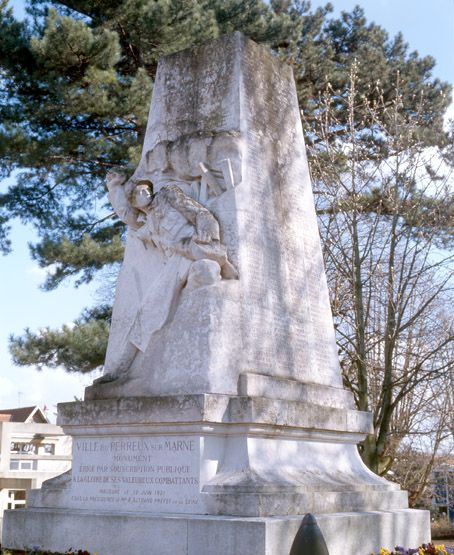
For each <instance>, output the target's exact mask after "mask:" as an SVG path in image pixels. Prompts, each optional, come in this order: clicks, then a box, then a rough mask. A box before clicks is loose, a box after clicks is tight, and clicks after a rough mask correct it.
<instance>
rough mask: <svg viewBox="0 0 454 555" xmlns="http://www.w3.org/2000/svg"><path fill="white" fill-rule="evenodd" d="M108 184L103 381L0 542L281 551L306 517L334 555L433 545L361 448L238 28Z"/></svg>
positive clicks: (170, 94)
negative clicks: (68, 460)
mask: <svg viewBox="0 0 454 555" xmlns="http://www.w3.org/2000/svg"><path fill="white" fill-rule="evenodd" d="M151 183H153V185H154V193H155V196H154V197H153V196H152V195H151ZM109 189H110V197H111V201H112V204H113V206H114V208H115V210H116V211H117V213H118V215H119V217H120V218H121V219H122V220H123V221H125V222H127V223H128V225H129V234H128V240H127V246H126V253H125V260H124V264H123V267H122V270H121V274H120V277H119V282H118V287H117V296H116V300H115V306H114V314H113V323H112V330H111V335H110V339H109V348H108V354H107V358H106V373H105V375H104V376H103V378H102V379H101V380H100V381H98V382H97V383H95V384H94V385H92V386H91V387H89V388H87V390H86V400H85V401H84V402H76V403H64V404H62V405H60V406H59V417H58V419H59V424H60V425H61V426H62V427H63V429H64V431H65V432H67V433H68V434H69V435H71V436H72V437H73V469H72V471H71V472H70V473H66V474H65V475H62V476H60V477H58V478H57V479H54V480H51V481H48V482H46V483H45V484H44V487H43V488H42V489H41V490H37V491H34V492H32V493H31V495H30V498H29V508H28V509H27V510H25V511H18V510H16V511H9V512H7V513H6V515H5V530H4V537H3V543H4V545H5V546H6V547H13V548H21V547H24V546H25V545H29V546H32V545H38V546H42V547H44V548H46V549H53V550H60V551H64V550H66V549H67V548H68V547H75V548H79V547H80V548H86V549H88V550H90V551H93V552H94V551H98V552H99V553H100V554H101V555H103V554H104V555H107V554H109V555H120V553H121V554H122V555H123V553H150V554H151V555H166V554H167V553H168V554H172V555H173V554H179V553H181V554H185V555H213V553H216V554H217V555H227V554H228V555H235V554H238V555H240V553H241V555H243V554H244V553H254V554H255V555H262V554H263V555H281V554H284V553H288V552H289V551H290V546H291V544H292V542H293V538H294V536H295V534H296V532H297V530H298V527H299V525H300V522H301V519H302V516H303V515H304V514H305V513H307V512H312V513H315V514H317V515H318V516H317V518H318V521H319V525H320V528H321V530H322V532H323V533H324V534H325V537H326V541H327V544H328V548H329V552H330V555H341V553H342V554H343V553H352V554H358V555H360V554H362V553H364V554H365V553H367V552H370V551H377V550H378V548H379V547H380V546H381V545H385V546H387V547H393V546H394V545H395V544H396V543H401V544H404V545H413V546H414V545H417V544H418V543H421V542H422V541H427V540H428V539H429V532H428V531H429V525H428V518H427V514H426V513H425V512H423V511H409V510H407V509H406V507H407V495H406V493H405V492H403V491H401V490H400V489H399V488H398V486H397V485H395V484H391V483H389V482H387V481H386V480H384V479H382V478H379V477H378V476H376V475H375V474H373V473H372V472H371V471H370V470H369V469H367V468H366V466H365V465H364V464H363V463H362V461H361V459H360V456H359V454H358V450H357V447H356V445H357V443H358V442H359V441H361V440H362V439H364V438H365V436H366V435H367V434H368V433H370V432H371V431H372V422H371V415H369V414H367V413H363V412H358V411H355V410H354V406H353V401H352V396H351V394H350V393H348V392H346V391H344V390H343V389H342V381H341V374H340V371H339V366H338V361H337V352H336V344H335V340H334V329H333V323H332V319H331V314H330V308H329V302H328V294H327V288H326V280H325V275H324V270H323V261H322V256H321V249H320V242H319V238H318V231H317V225H316V218H315V210H314V205H313V199H312V192H311V188H310V182H309V173H308V166H307V161H306V155H305V148H304V141H303V137H302V130H301V124H300V118H299V110H298V103H297V98H296V91H295V86H294V82H293V77H292V74H291V70H290V68H288V67H286V66H284V65H282V64H281V63H280V62H279V61H278V60H277V58H275V57H273V56H271V55H270V54H269V53H268V52H267V51H266V50H265V49H264V48H262V47H259V46H257V45H256V44H254V43H252V42H251V41H249V40H247V39H245V38H244V37H243V36H241V35H240V34H234V35H232V36H228V37H223V38H221V39H219V40H218V41H213V42H212V43H210V44H208V45H206V46H202V47H199V48H196V49H192V50H188V51H184V52H181V53H178V54H176V55H174V56H171V57H168V58H165V59H163V60H162V61H161V62H160V64H159V69H158V74H157V77H156V83H155V87H154V96H153V102H152V106H151V110H150V118H149V125H148V128H147V134H146V138H145V143H144V148H143V154H142V160H141V163H140V165H139V167H138V169H137V171H136V173H135V174H134V176H133V177H132V178H131V179H130V180H128V182H126V183H123V177H121V176H119V175H112V176H110V180H109ZM352 511H353V512H352ZM338 513H341V514H338ZM207 515H211V516H207ZM295 515H299V516H295ZM120 525H121V532H122V533H121V534H120V535H119V534H118V529H119V526H120ZM221 538H222V541H220V539H221ZM131 546H133V547H131Z"/></svg>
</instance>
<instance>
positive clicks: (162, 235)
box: [97, 137, 240, 383]
mask: <svg viewBox="0 0 454 555" xmlns="http://www.w3.org/2000/svg"><path fill="white" fill-rule="evenodd" d="M215 141H216V139H213V138H209V139H196V141H195V142H196V143H198V144H196V147H197V148H194V144H193V145H192V149H191V148H189V147H188V142H187V141H185V143H183V144H172V143H161V144H158V145H157V147H155V148H154V149H153V151H150V152H148V153H147V154H146V156H145V157H144V158H143V161H142V162H141V164H140V165H139V167H138V169H137V170H136V171H135V172H134V174H133V176H132V177H131V178H130V179H126V177H125V176H124V175H123V174H122V173H117V172H110V173H109V174H108V176H107V189H108V192H109V201H110V203H111V205H112V207H113V209H114V211H115V213H116V214H117V216H118V217H119V218H120V220H122V221H123V222H124V223H126V224H127V225H128V242H127V245H126V253H125V260H124V263H123V268H122V272H128V271H129V272H130V274H131V275H132V276H134V278H135V279H134V281H135V285H136V289H137V291H136V295H135V297H134V299H136V301H135V304H136V305H137V306H135V308H134V309H130V310H129V318H125V315H124V314H125V311H124V310H122V317H121V318H120V319H116V315H115V305H114V313H113V321H112V330H111V334H110V339H109V343H110V342H112V341H115V345H109V347H110V348H109V347H108V351H107V357H106V364H105V373H104V376H103V377H102V378H100V379H99V380H97V382H98V383H106V382H110V381H114V380H116V379H117V378H119V377H124V376H125V374H126V373H127V371H128V369H129V368H130V366H131V364H132V362H133V361H134V359H135V357H136V355H137V353H138V352H145V350H146V348H147V345H148V343H149V341H150V339H151V337H152V335H153V334H155V333H156V332H157V331H159V330H160V329H161V328H162V327H163V326H164V325H166V323H168V322H169V321H170V320H171V319H172V317H173V315H174V313H175V310H176V307H177V305H178V301H179V297H180V295H181V292H182V290H183V289H185V290H186V291H190V290H193V289H196V288H199V287H207V286H210V285H214V284H216V283H218V282H219V281H221V280H222V279H225V280H231V279H238V272H237V270H236V268H235V266H234V264H233V263H232V262H231V260H229V256H228V253H227V248H226V246H225V245H224V244H223V243H222V242H221V230H220V225H219V221H218V220H217V218H216V217H215V215H214V214H213V213H212V212H211V211H210V209H209V205H210V203H211V202H212V201H213V200H215V199H216V200H219V197H221V196H222V195H224V194H225V193H226V192H228V191H232V190H233V189H234V187H235V186H236V185H237V184H238V182H239V172H240V167H239V163H238V162H239V161H238V154H237V152H238V148H237V146H235V150H236V152H235V158H233V157H231V158H222V157H221V159H220V156H219V155H218V156H217V160H216V161H215V162H214V166H212V167H210V166H209V165H208V163H207V157H208V152H213V151H214V152H216V151H215V149H211V151H208V148H209V145H210V144H211V145H212V144H213V142H215ZM219 142H221V145H220V146H221V148H220V149H219V148H218V150H219V151H221V152H222V151H223V150H224V151H225V150H226V149H225V148H224V149H222V146H223V145H225V142H226V141H225V138H223V137H221V139H220V141H218V143H219ZM228 143H230V144H231V141H230V140H228ZM234 144H235V143H234ZM201 147H202V148H201ZM204 147H205V148H204ZM228 150H229V149H227V151H228ZM230 150H232V149H230ZM228 153H229V152H227V154H228ZM202 156H204V157H202ZM194 158H195V161H194ZM211 164H213V162H211ZM196 173H198V175H194V174H196ZM137 241H139V242H140V244H141V247H140V250H138V247H137V245H135V246H130V244H131V243H134V242H135V243H137ZM128 248H129V249H130V251H131V252H132V251H133V250H134V252H135V253H136V254H134V255H132V256H131V254H130V256H129V257H128V252H127V251H128ZM137 252H139V253H140V254H137ZM144 258H145V259H149V260H152V259H153V260H154V261H155V264H154V268H153V270H155V271H149V266H148V267H147V264H146V260H144ZM128 265H129V266H133V267H132V268H129V269H128ZM141 268H143V269H142V270H141ZM147 268H148V269H147ZM145 273H146V275H143V274H145ZM130 281H131V280H129V283H128V289H130V287H131V283H130ZM122 294H123V292H122V290H121V276H120V279H119V283H118V285H117V298H116V301H115V304H117V301H118V302H119V303H120V302H121V300H119V299H121V296H122ZM133 302H134V301H133ZM123 304H124V303H123ZM117 320H118V321H117ZM115 327H118V330H117V331H116V330H115ZM119 335H120V336H121V337H122V340H121V341H120V342H119V341H118V336H119ZM114 338H116V339H114ZM119 343H121V345H119Z"/></svg>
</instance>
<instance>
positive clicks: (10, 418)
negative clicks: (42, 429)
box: [0, 405, 49, 424]
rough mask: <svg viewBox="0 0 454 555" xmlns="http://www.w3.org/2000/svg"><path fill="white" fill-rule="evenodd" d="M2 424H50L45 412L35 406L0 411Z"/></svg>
mask: <svg viewBox="0 0 454 555" xmlns="http://www.w3.org/2000/svg"><path fill="white" fill-rule="evenodd" d="M0 422H26V423H30V422H35V423H37V424H48V423H49V420H48V419H47V418H46V415H45V414H44V412H43V411H42V410H41V409H40V408H39V407H38V406H37V405H35V406H34V407H19V408H15V409H0Z"/></svg>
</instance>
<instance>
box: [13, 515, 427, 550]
mask: <svg viewBox="0 0 454 555" xmlns="http://www.w3.org/2000/svg"><path fill="white" fill-rule="evenodd" d="M8 516H9V518H8V520H7V523H6V536H5V538H6V541H5V543H4V546H5V547H12V546H15V547H18V548H24V547H27V546H37V547H45V548H46V549H50V550H55V551H61V552H64V551H66V550H67V549H68V548H69V547H74V546H75V545H77V546H80V547H81V548H84V549H87V550H88V551H90V552H91V553H94V552H97V553H100V554H101V555H102V554H106V555H107V554H108V555H124V554H125V553H132V554H136V553H137V554H139V553H147V555H213V554H214V553H216V555H244V554H245V553H253V554H254V555H282V554H287V553H289V552H290V548H291V545H292V542H293V539H294V537H295V535H296V533H297V531H298V528H299V526H300V525H301V520H302V518H303V517H302V516H299V517H295V516H288V517H274V518H235V517H215V516H205V515H204V516H195V515H184V516H182V515H180V516H176V515H150V514H144V513H141V512H136V513H131V512H129V513H128V512H118V513H109V512H101V511H97V512H91V511H83V510H70V509H66V510H61V509H58V510H55V509H28V510H23V509H18V510H15V511H10V514H9V515H8ZM315 516H316V519H317V522H318V524H319V526H320V529H321V532H322V534H323V536H324V538H325V541H326V543H327V546H328V551H329V554H330V555H345V554H346V553H348V554H352V555H363V554H365V553H377V552H378V550H379V548H380V547H381V546H384V547H387V548H388V549H390V550H391V549H393V548H394V546H395V545H396V544H398V545H404V546H413V547H416V546H417V545H420V544H421V543H423V542H426V543H427V542H428V541H429V540H430V533H429V532H428V530H429V529H430V527H429V512H428V511H411V510H408V509H407V510H405V509H404V510H391V511H381V512H375V511H371V512H357V513H338V514H329V515H315ZM101 530H102V531H103V533H102V535H101V534H100V531H101ZM119 530H121V533H119ZM44 538H45V540H46V541H45V542H44Z"/></svg>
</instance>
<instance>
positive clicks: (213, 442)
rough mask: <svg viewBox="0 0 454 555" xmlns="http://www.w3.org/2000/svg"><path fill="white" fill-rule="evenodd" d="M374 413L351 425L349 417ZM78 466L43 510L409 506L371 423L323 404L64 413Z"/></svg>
mask: <svg viewBox="0 0 454 555" xmlns="http://www.w3.org/2000/svg"><path fill="white" fill-rule="evenodd" d="M350 413H351V414H353V415H359V416H363V419H362V420H361V419H356V420H353V422H354V426H353V427H348V425H347V423H348V415H349V414H350ZM59 424H60V425H61V426H62V427H63V429H64V431H65V432H67V433H69V434H70V435H71V436H72V437H73V446H74V447H73V470H72V473H71V475H70V476H69V475H66V477H65V479H63V480H61V479H59V480H57V481H54V482H52V481H50V482H48V483H46V484H45V486H44V487H43V488H42V489H41V490H40V491H39V492H36V493H34V494H33V495H32V497H31V498H30V501H29V504H30V506H34V507H55V506H59V507H61V508H76V509H83V508H85V507H86V505H87V503H89V504H90V507H92V509H95V510H109V511H115V510H119V509H120V508H121V509H122V510H126V509H129V510H140V511H146V512H159V513H167V514H168V513H179V514H213V515H237V516H269V515H287V514H304V513H305V512H307V511H312V512H319V513H322V512H337V511H341V510H344V511H347V510H350V511H354V510H363V511H364V510H376V509H383V510H387V509H393V508H406V507H407V496H406V493H405V492H402V491H400V490H399V488H398V487H397V486H396V485H395V484H391V483H389V482H386V481H385V480H383V479H382V478H379V477H377V476H376V475H375V474H373V473H372V472H370V471H369V470H368V469H367V468H366V467H365V466H364V465H363V463H362V462H361V459H360V457H359V455H358V451H357V449H356V444H357V443H358V441H359V440H360V439H361V438H364V437H365V435H366V434H367V433H368V432H370V430H371V421H370V415H369V414H367V413H357V412H355V411H352V410H348V409H339V408H332V407H324V406H321V405H316V404H313V403H304V402H296V401H284V400H279V399H268V398H265V397H229V396H226V395H214V394H206V395H184V396H183V395H181V396H166V397H155V398H147V397H142V398H133V397H126V398H124V399H107V400H104V401H84V402H79V403H64V404H61V405H59Z"/></svg>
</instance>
